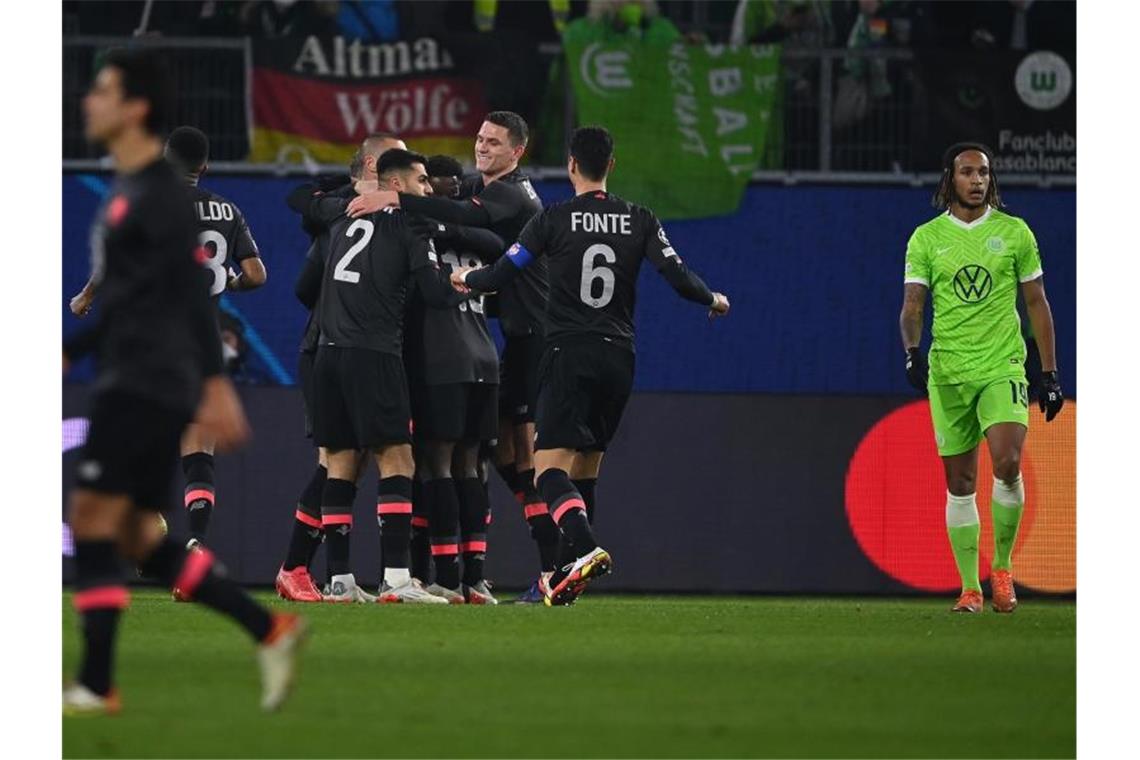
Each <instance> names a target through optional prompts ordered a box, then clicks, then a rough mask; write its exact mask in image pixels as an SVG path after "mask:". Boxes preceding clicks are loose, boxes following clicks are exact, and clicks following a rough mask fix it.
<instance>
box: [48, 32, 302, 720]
mask: <svg viewBox="0 0 1140 760" xmlns="http://www.w3.org/2000/svg"><path fill="white" fill-rule="evenodd" d="M83 109H84V120H85V129H86V134H87V138H88V139H89V140H91V141H92V142H96V143H99V144H101V145H103V146H104V147H105V148H106V149H107V151H108V152H109V153H110V154H111V157H112V159H113V163H114V167H115V172H116V177H115V181H114V184H113V185H112V187H111V190H110V192H109V194H108V196H107V199H106V201H105V202H104V203H103V204H102V206H101V207H100V208H99V210H98V212H97V213H96V217H95V222H94V229H93V230H92V235H91V245H92V251H91V258H92V274H93V276H92V280H93V282H94V283H95V284H96V285H97V286H98V287H99V289H100V291H101V298H102V300H103V303H102V309H101V312H100V315H99V319H98V321H97V322H96V324H95V325H94V326H92V327H91V328H90V329H87V330H84V331H82V332H80V333H79V334H77V335H74V336H72V337H71V338H69V340H68V341H67V342H66V343H65V344H64V351H63V356H64V369H65V370H66V369H67V366H68V362H69V360H70V359H74V358H77V357H79V356H82V355H83V354H84V353H87V352H90V351H92V350H96V351H97V352H98V364H99V374H98V377H97V379H96V381H95V384H94V387H93V389H92V391H93V392H92V398H91V412H90V415H89V417H90V420H91V427H90V432H89V433H88V436H87V442H86V444H85V446H84V450H83V454H82V457H81V461H80V463H79V466H78V468H77V471H76V484H75V487H74V489H73V490H72V491H71V494H70V498H69V501H70V503H69V505H68V512H69V516H68V521H69V522H70V524H71V530H72V533H73V535H74V536H75V572H76V582H75V586H76V591H75V595H74V598H73V602H74V604H75V607H76V609H77V611H78V612H79V618H80V620H81V621H82V622H81V624H82V635H83V655H82V660H81V664H80V669H79V675H78V678H77V679H76V681H75V682H74V683H72V684H69V685H67V686H65V687H64V692H63V712H64V715H100V714H110V713H115V712H118V711H119V710H120V709H121V703H120V700H119V696H118V693H117V691H116V690H115V688H114V685H113V679H112V674H113V670H114V668H113V654H114V647H115V632H116V629H117V628H118V621H119V617H120V614H121V612H122V610H123V609H125V608H126V607H127V605H128V603H129V601H130V593H129V591H128V590H127V585H126V582H125V578H124V577H123V571H122V564H121V563H122V561H123V560H124V559H126V560H129V561H131V562H132V563H134V564H135V565H137V566H138V567H139V568H140V570H142V572H143V574H144V575H147V576H149V577H153V578H158V579H160V580H162V581H163V582H164V583H166V584H168V585H170V586H171V587H173V588H177V589H179V590H180V592H181V593H183V594H184V595H186V596H188V597H189V598H191V599H193V600H195V601H197V602H200V603H201V604H203V605H205V606H207V607H211V608H213V609H215V610H218V611H219V612H221V613H223V614H225V615H227V616H229V617H230V618H232V619H233V620H234V621H235V622H237V623H238V624H239V625H241V626H242V627H243V628H244V629H245V630H246V631H247V632H248V633H249V635H250V636H251V637H252V638H253V639H254V640H255V641H256V642H258V644H259V646H258V661H259V664H260V666H261V675H262V695H261V705H262V707H263V708H264V709H266V710H275V709H276V708H277V707H279V706H280V705H281V703H282V702H283V701H284V699H285V697H286V695H287V694H288V691H289V686H290V684H291V682H292V680H293V673H294V668H295V665H294V660H295V655H296V650H297V648H298V646H299V644H300V642H301V641H302V640H303V638H304V634H305V630H306V627H305V624H304V623H303V621H301V620H300V619H299V618H297V617H296V616H294V615H286V614H280V613H278V614H274V613H271V612H270V611H268V610H266V609H265V608H264V607H262V606H261V605H259V604H257V603H256V602H255V601H254V600H253V599H252V598H251V597H250V596H249V595H248V594H246V593H245V591H243V590H242V589H241V588H240V587H239V586H238V585H237V584H236V583H234V582H233V581H232V580H229V579H228V578H226V577H225V574H224V573H223V572H222V569H221V567H220V566H219V565H218V563H217V562H216V561H215V559H214V557H213V555H212V554H211V553H210V551H209V550H208V549H204V548H203V549H201V550H199V551H193V552H188V551H187V550H186V546H185V542H184V541H180V540H176V539H174V538H173V537H171V536H167V535H165V534H164V532H163V531H162V530H161V529H160V527H159V524H158V521H157V520H156V519H155V513H156V512H160V511H161V510H162V509H163V508H164V507H166V506H168V505H167V504H166V503H165V502H166V500H167V496H168V494H169V489H170V475H171V473H172V471H173V469H174V465H175V463H176V462H177V460H178V444H179V439H180V438H181V436H182V433H183V430H184V429H185V427H186V425H187V424H188V423H189V422H190V421H191V420H192V419H194V418H195V410H197V411H196V414H197V421H198V422H199V423H200V424H201V425H202V426H203V428H204V429H205V430H206V431H208V432H209V433H211V434H212V435H213V436H214V438H215V440H216V441H217V442H218V445H219V446H220V447H226V446H233V445H237V444H239V443H241V442H242V441H243V440H244V439H245V438H247V437H248V435H249V428H248V423H247V422H246V420H245V415H244V412H243V411H242V408H241V402H240V401H239V400H238V397H237V394H236V393H235V392H234V389H233V386H232V385H231V384H230V382H229V380H228V379H226V378H225V376H224V375H223V374H222V355H221V340H220V339H219V337H218V326H217V321H216V319H215V318H214V314H213V311H212V309H211V308H210V301H209V298H208V297H207V294H206V292H205V290H204V289H203V288H202V282H201V269H200V268H199V267H198V265H197V264H196V263H195V251H196V250H197V248H198V243H197V222H196V220H195V217H194V211H193V208H192V205H191V197H190V193H189V189H188V188H187V186H186V183H185V182H184V181H183V179H182V178H181V177H179V176H178V174H177V172H176V171H175V170H174V169H173V168H172V167H171V165H170V164H169V163H168V162H167V161H165V160H163V158H162V148H163V146H162V140H161V138H160V136H159V131H160V130H161V129H162V128H163V126H164V120H165V118H166V117H167V116H168V114H170V113H171V112H172V110H173V94H172V88H171V83H170V79H169V77H168V76H167V74H166V69H165V66H164V65H163V61H162V60H161V59H160V58H159V57H158V56H157V54H156V53H154V52H153V51H148V50H145V49H136V50H129V51H126V50H112V51H110V52H109V53H107V55H106V56H105V57H104V59H103V61H102V66H101V67H100V68H99V70H98V72H97V74H96V77H95V82H94V84H93V85H92V87H91V90H90V92H89V93H88V94H87V96H86V98H85V99H84V101H83Z"/></svg>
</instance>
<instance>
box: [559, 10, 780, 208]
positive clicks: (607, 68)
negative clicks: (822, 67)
mask: <svg viewBox="0 0 1140 760" xmlns="http://www.w3.org/2000/svg"><path fill="white" fill-rule="evenodd" d="M572 26H573V25H572ZM563 44H564V46H565V49H566V60H567V67H568V69H569V71H570V79H571V82H572V85H573V89H574V96H575V107H576V108H577V111H578V122H579V123H581V124H595V123H597V124H601V123H604V124H605V125H606V126H607V127H608V128H609V130H610V131H611V132H612V133H613V136H614V142H615V143H616V144H617V146H618V148H617V152H616V154H615V159H616V169H615V173H614V174H613V176H612V178H611V180H610V186H611V188H612V189H613V191H614V192H615V193H617V194H618V195H621V196H623V197H625V198H628V199H629V200H631V201H634V202H636V203H640V204H644V205H647V206H650V207H652V208H653V209H654V210H655V211H656V212H657V215H658V216H659V217H661V218H662V219H693V218H699V217H706V216H717V215H722V214H730V213H732V212H734V211H736V209H737V206H738V205H739V204H740V199H741V197H742V196H743V194H744V188H745V187H746V185H747V184H748V178H749V176H751V174H752V172H753V171H754V170H755V169H756V166H757V163H758V162H759V160H760V157H761V155H762V154H763V152H764V143H765V139H766V137H767V135H768V133H769V119H770V117H771V115H772V108H773V102H774V99H775V97H776V93H777V85H778V83H779V73H780V68H779V67H780V63H779V53H780V51H779V47H777V46H766V47H750V48H728V47H725V46H723V45H689V44H685V43H682V42H670V41H664V40H654V39H649V38H647V39H642V40H638V39H627V38H614V37H610V36H607V35H606V34H605V32H604V30H601V29H598V28H597V27H596V26H591V25H583V26H581V27H577V28H576V29H575V30H571V29H569V28H568V29H567V33H566V35H565V36H564V38H563ZM695 188H699V189H700V190H699V192H695V191H694V189H695Z"/></svg>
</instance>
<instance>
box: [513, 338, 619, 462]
mask: <svg viewBox="0 0 1140 760" xmlns="http://www.w3.org/2000/svg"><path fill="white" fill-rule="evenodd" d="M632 390H633V352H632V351H630V350H629V349H628V348H625V347H623V346H618V345H614V344H612V343H609V342H607V341H605V340H603V339H601V338H577V339H574V340H566V341H555V342H551V343H550V344H548V345H547V347H546V351H545V353H543V356H542V368H541V370H540V372H539V389H538V405H537V409H536V412H535V428H536V431H537V437H536V439H535V444H534V448H535V450H538V449H574V450H576V451H605V450H606V447H607V446H608V445H609V443H610V441H611V440H613V437H614V434H615V433H616V432H617V428H618V424H619V423H620V422H621V415H622V412H624V411H625V405H626V403H627V402H628V401H629V394H630V392H631V391H632Z"/></svg>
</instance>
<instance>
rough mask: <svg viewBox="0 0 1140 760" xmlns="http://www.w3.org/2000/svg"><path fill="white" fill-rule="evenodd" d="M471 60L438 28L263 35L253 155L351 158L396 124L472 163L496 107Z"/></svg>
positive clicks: (417, 142) (416, 139) (258, 47)
mask: <svg viewBox="0 0 1140 760" xmlns="http://www.w3.org/2000/svg"><path fill="white" fill-rule="evenodd" d="M468 49H470V46H468ZM463 63H464V62H463V61H457V60H456V58H455V57H453V54H452V52H451V51H449V50H448V48H447V47H445V46H444V44H443V42H441V41H440V40H438V39H434V38H431V37H421V38H419V39H415V40H401V41H397V42H389V43H379V44H371V43H364V42H361V41H359V40H346V39H345V38H343V37H334V38H331V39H327V38H319V37H315V36H310V37H306V38H303V39H279V40H265V41H259V42H257V43H256V44H255V47H254V69H253V143H252V147H251V150H250V160H252V161H263V162H277V161H298V160H306V158H307V159H310V160H313V161H317V162H320V163H347V162H348V161H349V160H350V159H351V157H352V154H353V153H354V152H355V151H356V149H357V148H358V147H359V146H360V143H361V141H362V140H363V139H364V138H365V137H366V136H367V135H369V134H370V133H373V132H391V133H394V134H396V135H399V136H400V137H401V138H402V139H404V140H405V141H406V142H407V143H408V144H409V146H410V147H412V148H414V149H415V150H417V151H419V152H421V153H424V154H427V155H432V154H436V153H446V154H448V155H452V156H455V157H456V158H459V159H460V160H464V161H465V162H467V163H470V160H471V152H472V150H473V148H472V146H473V145H474V139H475V133H476V132H478V130H479V125H480V124H481V123H482V119H483V116H484V115H485V114H486V113H487V111H488V108H487V105H486V98H485V94H484V88H483V84H482V82H481V80H480V79H478V78H474V77H472V76H471V70H470V68H468V67H465V66H464V65H463Z"/></svg>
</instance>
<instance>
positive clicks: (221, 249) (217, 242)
mask: <svg viewBox="0 0 1140 760" xmlns="http://www.w3.org/2000/svg"><path fill="white" fill-rule="evenodd" d="M207 243H213V244H214V255H213V256H211V257H210V258H208V259H203V260H202V266H204V267H206V269H209V270H210V274H212V275H213V276H214V281H213V282H211V283H210V297H211V298H213V297H214V296H216V295H217V294H218V293H221V292H222V291H223V290H225V289H226V256H227V255H229V248H228V247H227V245H226V239H225V238H224V237H223V236H222V233H220V232H218V231H217V230H203V231H202V232H201V234H199V235H198V245H200V246H202V247H203V248H205V249H206V250H207V251H208V250H210V246H208V245H206V244H207Z"/></svg>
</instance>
